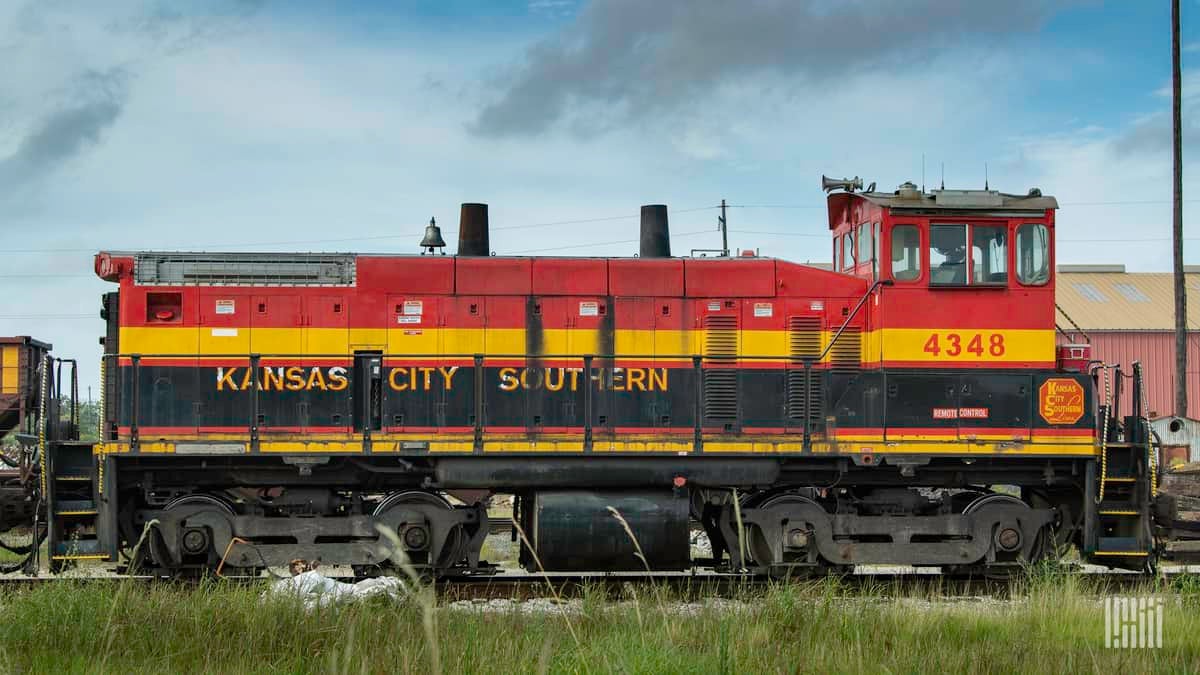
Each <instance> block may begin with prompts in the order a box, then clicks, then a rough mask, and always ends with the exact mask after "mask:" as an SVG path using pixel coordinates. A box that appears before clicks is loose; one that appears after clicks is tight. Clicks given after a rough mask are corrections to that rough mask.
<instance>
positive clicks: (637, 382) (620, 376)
mask: <svg viewBox="0 0 1200 675" xmlns="http://www.w3.org/2000/svg"><path fill="white" fill-rule="evenodd" d="M581 381H583V382H591V383H592V386H594V387H596V388H597V389H599V390H601V391H606V390H607V391H666V390H667V369H666V368H613V369H612V370H600V369H596V368H593V369H592V371H591V373H589V374H588V375H587V376H586V379H585V376H584V369H583V368H501V369H500V391H516V390H518V389H545V390H547V391H563V390H566V391H579V386H580V383H581Z"/></svg>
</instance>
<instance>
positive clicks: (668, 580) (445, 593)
mask: <svg viewBox="0 0 1200 675" xmlns="http://www.w3.org/2000/svg"><path fill="white" fill-rule="evenodd" d="M1076 573H1077V574H1079V575H1080V576H1082V577H1085V578H1087V579H1088V580H1089V582H1091V583H1092V584H1094V586H1093V587H1092V588H1094V589H1095V591H1096V592H1097V593H1109V592H1115V591H1120V590H1124V589H1132V588H1141V587H1144V586H1145V585H1146V584H1147V583H1148V582H1149V581H1150V580H1151V578H1150V577H1147V576H1144V575H1140V574H1134V573H1129V572H1121V571H1113V570H1107V569H1103V568H1091V567H1088V566H1084V567H1083V568H1082V569H1080V570H1078V571H1077V572H1076ZM1197 573H1200V566H1190V567H1182V566H1177V567H1168V568H1164V569H1162V570H1160V575H1159V578H1166V579H1170V578H1172V577H1175V576H1178V575H1181V574H1197ZM330 577H331V578H334V579H338V580H340V581H347V582H349V581H354V580H355V579H354V577H350V576H340V575H338V574H337V571H336V570H331V573H330ZM278 578H282V575H281V574H280V573H279V572H273V573H272V574H264V575H261V576H258V577H224V580H225V581H226V582H228V583H234V584H242V585H264V586H265V585H266V584H268V583H270V582H273V581H275V580H277V579H278ZM834 581H835V582H836V584H837V588H838V592H839V593H840V594H845V595H849V596H854V595H864V596H882V597H889V596H892V597H895V596H920V595H926V596H928V597H933V598H940V599H945V600H953V599H970V598H978V597H981V596H985V597H994V598H1005V597H1010V596H1012V595H1014V594H1018V595H1019V594H1020V593H1021V592H1022V590H1023V588H1025V586H1024V584H1023V582H1022V580H1020V579H1012V580H997V579H987V578H981V577H967V576H956V575H948V574H941V573H938V572H936V571H913V570H897V569H884V570H878V571H873V570H871V571H863V570H859V571H856V572H855V573H853V574H845V575H839V576H836V577H831V576H825V577H812V578H796V579H789V580H774V579H769V578H766V577H751V576H745V575H735V574H721V573H712V572H671V573H645V572H641V573H639V572H620V573H590V574H575V573H547V574H528V573H524V572H516V571H512V572H510V571H501V572H498V573H496V574H494V575H474V576H463V577H454V578H448V579H441V580H438V581H436V582H435V583H434V588H435V590H436V592H437V595H438V597H439V598H441V599H443V600H444V601H447V602H454V601H460V600H472V601H486V600H492V599H509V600H527V599H535V598H557V599H574V598H580V597H583V596H585V595H588V594H597V593H598V594H601V595H602V596H603V597H606V598H609V599H621V598H629V597H633V596H635V595H637V596H642V597H644V594H645V593H646V592H656V589H663V590H666V591H668V592H670V594H671V597H672V598H674V599H680V600H687V599H704V598H713V597H717V598H745V599H753V598H754V597H755V596H756V595H758V594H761V593H764V592H765V591H767V590H768V589H770V588H773V587H775V586H778V585H780V584H793V585H798V586H803V585H817V584H822V583H830V582H834ZM55 582H74V583H86V584H93V583H97V584H114V583H133V584H139V585H141V584H146V585H149V584H174V585H180V586H192V585H196V584H198V583H199V582H200V580H199V579H178V578H176V579H167V578H163V577H153V576H118V575H115V574H111V573H99V572H98V573H96V574H70V573H68V574H61V575H56V576H51V575H41V576H30V575H3V576H0V588H3V587H9V588H18V587H22V586H37V585H42V584H48V583H55Z"/></svg>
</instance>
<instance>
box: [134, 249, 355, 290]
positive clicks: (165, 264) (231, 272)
mask: <svg viewBox="0 0 1200 675" xmlns="http://www.w3.org/2000/svg"><path fill="white" fill-rule="evenodd" d="M133 273H134V280H135V281H137V283H139V284H146V285H153V284H167V285H171V286H182V285H186V284H204V285H213V286H239V285H240V286H246V285H251V286H352V285H353V284H354V281H355V257H354V256H353V255H343V254H325V253H282V254H270V253H262V254H258V253H139V254H137V255H136V257H135V258H134V270H133Z"/></svg>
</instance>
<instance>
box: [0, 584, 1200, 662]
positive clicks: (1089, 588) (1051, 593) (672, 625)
mask: <svg viewBox="0 0 1200 675" xmlns="http://www.w3.org/2000/svg"><path fill="white" fill-rule="evenodd" d="M262 590H263V586H259V585H252V586H247V585H238V584H231V583H226V582H220V581H213V582H207V583H203V584H201V585H199V586H198V587H194V586H188V587H185V586H172V585H139V586H137V587H136V588H133V589H132V590H126V592H123V593H121V592H119V586H118V585H117V584H109V583H96V582H88V583H84V582H73V581H66V582H58V583H52V584H45V585H41V586H37V587H32V588H20V589H16V590H6V589H0V670H3V671H5V672H10V671H30V670H33V671H39V672H44V671H54V672H62V671H65V672H88V671H95V670H99V669H101V668H103V669H104V670H108V671H112V672H129V671H152V672H199V671H206V672H208V671H211V672H239V673H240V672H312V671H318V672H339V673H340V672H403V673H409V672H412V673H424V672H428V671H429V670H430V666H431V663H433V662H436V661H435V660H433V659H431V654H430V652H429V650H430V648H431V645H433V646H435V647H436V648H438V649H439V651H440V667H441V669H442V670H443V671H444V672H448V673H454V672H485V673H488V672H497V673H499V672H504V673H508V672H547V671H551V672H672V673H674V672H725V673H743V672H797V671H800V672H872V673H874V672H947V671H973V672H1014V671H1022V672H1064V671H1074V670H1088V671H1092V670H1098V669H1101V668H1103V669H1105V670H1107V671H1109V672H1127V671H1137V672H1141V671H1145V670H1161V671H1176V672H1179V671H1189V670H1193V669H1194V668H1195V667H1196V664H1198V663H1200V583H1198V582H1197V581H1196V580H1195V579H1176V580H1172V581H1170V582H1164V583H1159V584H1157V585H1155V584H1153V583H1151V582H1148V585H1147V586H1146V587H1145V588H1143V589H1137V590H1134V591H1130V590H1129V589H1123V590H1121V591H1120V592H1121V593H1123V594H1126V595H1128V594H1131V593H1141V592H1145V593H1160V594H1163V595H1165V596H1166V597H1168V602H1167V607H1166V615H1165V635H1164V637H1165V642H1166V646H1165V647H1164V648H1163V649H1156V650H1149V649H1148V650H1111V649H1105V648H1104V646H1103V644H1104V642H1103V640H1104V634H1103V623H1104V617H1103V609H1102V606H1101V603H1100V595H1101V594H1102V593H1104V592H1106V591H1109V590H1114V589H1107V588H1105V587H1104V586H1103V584H1102V583H1099V582H1093V581H1090V580H1088V579H1083V578H1080V577H1071V576H1068V575H1059V576H1055V575H1049V574H1047V575H1042V576H1037V575H1030V576H1029V577H1028V578H1027V579H1026V580H1025V581H1022V582H1020V583H1018V584H1016V585H1015V586H1014V587H1013V592H1012V596H1013V597H1012V599H1011V600H992V599H968V600H966V601H960V602H946V601H944V599H942V598H940V597H939V595H940V592H939V591H938V590H937V589H936V586H934V587H932V589H931V590H928V591H922V592H913V591H908V590H905V589H903V588H901V587H898V586H893V585H892V584H888V583H884V584H880V585H878V586H876V587H873V588H868V589H865V590H864V589H861V588H854V589H851V588H850V587H849V586H848V585H846V584H844V583H843V582H840V581H838V580H836V579H833V580H819V581H812V582H806V583H793V584H788V585H780V586H775V587H771V588H769V589H766V590H748V591H747V593H746V595H745V597H743V598H737V599H736V601H735V602H734V603H732V604H731V603H728V602H725V603H717V602H707V603H705V602H695V601H694V598H682V597H681V596H678V595H672V594H671V593H670V592H667V591H658V592H655V593H653V594H652V595H653V596H654V597H653V599H652V600H651V601H647V600H646V597H645V594H644V593H643V595H642V598H641V601H640V603H639V604H638V607H639V609H638V610H637V611H636V612H635V609H634V608H633V606H631V603H629V602H614V598H611V597H609V596H608V595H607V594H605V593H604V592H603V591H602V590H601V589H599V588H598V587H592V588H589V589H586V590H585V592H584V595H583V597H582V599H580V600H575V601H573V602H572V604H571V606H570V607H571V612H570V613H568V614H563V613H560V612H558V611H548V612H540V613H535V612H528V611H520V610H519V609H518V608H516V605H514V606H513V607H514V608H513V609H511V610H505V611H498V612H483V611H479V610H475V609H461V608H458V607H451V606H447V605H446V604H445V603H439V604H438V606H437V607H436V608H435V611H436V612H437V615H438V617H437V621H436V623H432V624H431V623H430V622H428V621H427V620H426V617H425V616H424V613H425V609H424V608H423V607H422V603H420V602H416V601H414V600H412V599H411V598H410V600H408V601H407V602H399V603H398V602H394V601H391V600H388V599H386V598H382V597H378V598H372V599H369V600H366V601H362V602H358V603H353V604H348V605H343V606H337V607H330V608H327V609H323V610H317V611H314V612H306V611H305V610H304V609H303V607H302V606H301V604H300V602H299V601H298V600H296V599H294V598H290V597H286V596H285V597H272V598H271V599H266V600H264V599H261V598H260V594H261V592H262ZM639 614H640V616H639ZM110 616H111V623H109V622H110ZM568 621H570V622H571V623H570V628H568ZM106 625H107V630H105V627H106ZM430 625H433V627H434V630H435V631H436V635H435V636H434V638H433V640H431V639H430V637H429V636H428V635H427V634H426V629H427V627H428V626H430ZM571 631H574V632H576V633H577V636H578V641H576V640H575V639H574V638H573V637H572V635H571ZM110 635H115V638H113V639H109V636H110Z"/></svg>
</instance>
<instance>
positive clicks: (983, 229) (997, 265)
mask: <svg viewBox="0 0 1200 675" xmlns="http://www.w3.org/2000/svg"><path fill="white" fill-rule="evenodd" d="M970 229H971V283H973V284H999V285H1007V284H1008V227H1006V226H1004V225H972V226H971V228H970Z"/></svg>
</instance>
